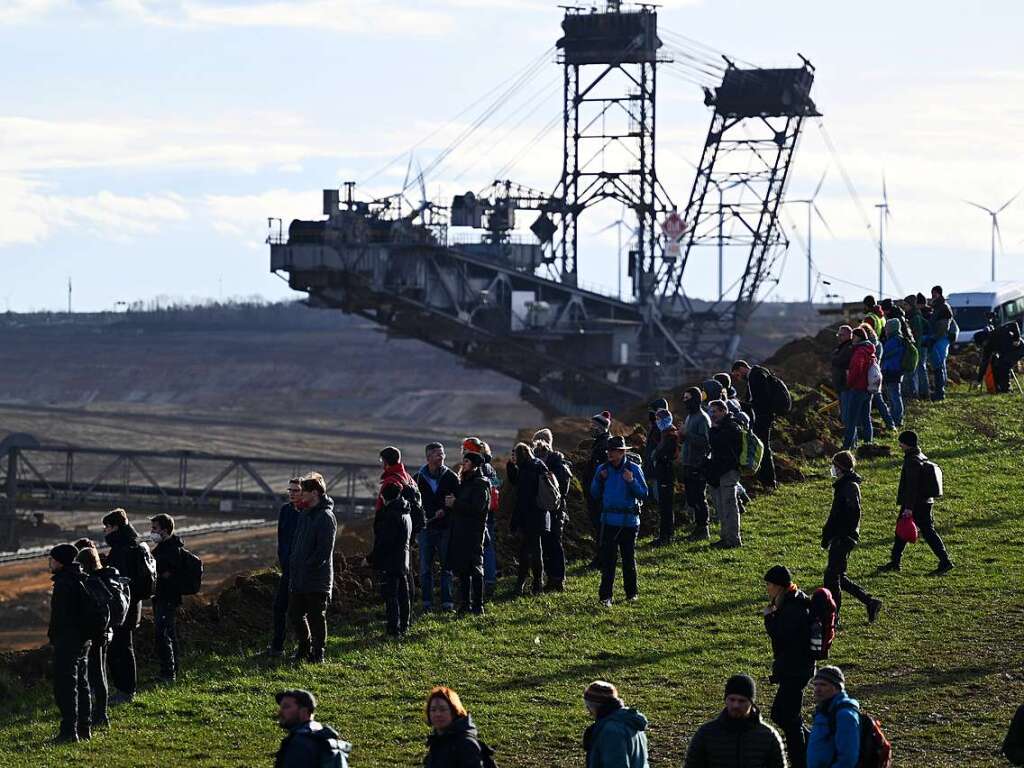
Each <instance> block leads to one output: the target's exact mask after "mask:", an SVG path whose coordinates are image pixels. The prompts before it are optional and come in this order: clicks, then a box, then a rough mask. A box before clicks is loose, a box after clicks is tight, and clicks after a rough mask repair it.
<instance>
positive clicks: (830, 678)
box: [814, 667, 846, 688]
mask: <svg viewBox="0 0 1024 768" xmlns="http://www.w3.org/2000/svg"><path fill="white" fill-rule="evenodd" d="M814 679H815V680H824V681H825V682H826V683H831V684H832V685H834V686H835V687H836V688H845V687H846V677H844V676H843V670H841V669H840V668H839V667H821V668H820V669H819V670H818V671H817V672H815V673H814Z"/></svg>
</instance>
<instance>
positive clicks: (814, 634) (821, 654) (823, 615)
mask: <svg viewBox="0 0 1024 768" xmlns="http://www.w3.org/2000/svg"><path fill="white" fill-rule="evenodd" d="M809 616H810V621H811V656H812V657H813V658H815V659H818V660H821V659H827V658H828V654H829V651H830V650H832V641H833V640H835V639H836V601H835V598H833V597H832V593H831V592H830V591H829V590H827V589H826V588H825V587H819V588H818V589H816V590H814V594H813V595H811V605H810V610H809Z"/></svg>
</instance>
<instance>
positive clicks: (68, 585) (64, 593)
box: [47, 544, 92, 744]
mask: <svg viewBox="0 0 1024 768" xmlns="http://www.w3.org/2000/svg"><path fill="white" fill-rule="evenodd" d="M77 557H78V550H77V549H75V547H74V545H73V544H58V545H57V546H55V547H54V548H53V549H51V550H50V573H51V574H53V576H52V579H53V594H52V595H51V597H50V626H49V629H48V630H47V637H49V639H50V645H52V646H53V695H54V698H55V699H56V700H57V708H58V709H59V710H60V730H59V731H58V732H57V735H56V736H55V737H54V739H53V742H54V743H55V744H67V743H69V742H75V741H79V740H84V739H88V738H90V737H91V735H92V730H91V724H92V723H91V720H92V699H91V696H90V693H89V662H88V656H89V637H88V633H87V632H86V630H85V628H84V627H83V626H82V619H81V617H82V606H83V602H84V601H85V600H86V599H88V598H87V596H86V594H85V583H84V578H83V575H82V566H80V565H79V564H78V563H77V562H76V560H75V558H77Z"/></svg>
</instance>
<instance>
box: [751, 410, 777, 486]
mask: <svg viewBox="0 0 1024 768" xmlns="http://www.w3.org/2000/svg"><path fill="white" fill-rule="evenodd" d="M774 423H775V417H774V416H761V415H758V417H757V418H756V419H754V434H755V435H757V436H758V437H759V438H761V442H762V443H764V456H763V457H762V459H761V468H760V469H758V470H757V479H758V480H760V481H761V482H762V483H763V484H764V485H767V486H769V487H772V486H774V485H775V458H774V457H773V456H772V425H773V424H774Z"/></svg>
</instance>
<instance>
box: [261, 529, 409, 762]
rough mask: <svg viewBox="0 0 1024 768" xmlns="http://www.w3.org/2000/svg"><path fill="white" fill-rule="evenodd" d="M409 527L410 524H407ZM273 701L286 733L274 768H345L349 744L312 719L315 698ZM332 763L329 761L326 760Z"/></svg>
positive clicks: (281, 696) (288, 696) (298, 694)
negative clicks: (331, 767)
mask: <svg viewBox="0 0 1024 768" xmlns="http://www.w3.org/2000/svg"><path fill="white" fill-rule="evenodd" d="M410 524H411V523H410ZM274 698H275V700H276V701H277V722H278V725H280V726H281V727H282V728H284V729H285V730H286V731H288V735H287V736H285V737H284V739H282V740H281V747H280V749H278V750H277V755H276V756H275V757H274V768H314V767H315V766H320V765H334V764H338V765H340V766H341V768H347V766H348V755H349V752H351V751H352V745H351V744H349V743H348V742H347V741H342V739H341V737H340V736H339V735H338V732H337V731H335V730H334V729H333V728H331V727H330V726H329V725H322V724H320V723H318V722H317V721H316V720H314V719H313V713H314V712H315V711H316V698H315V697H314V696H313V694H312V693H310V692H309V691H304V690H301V689H294V690H290V691H281V692H280V693H278V694H277V695H276V696H275V697H274ZM332 759H333V760H334V762H329V761H330V760H332Z"/></svg>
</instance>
